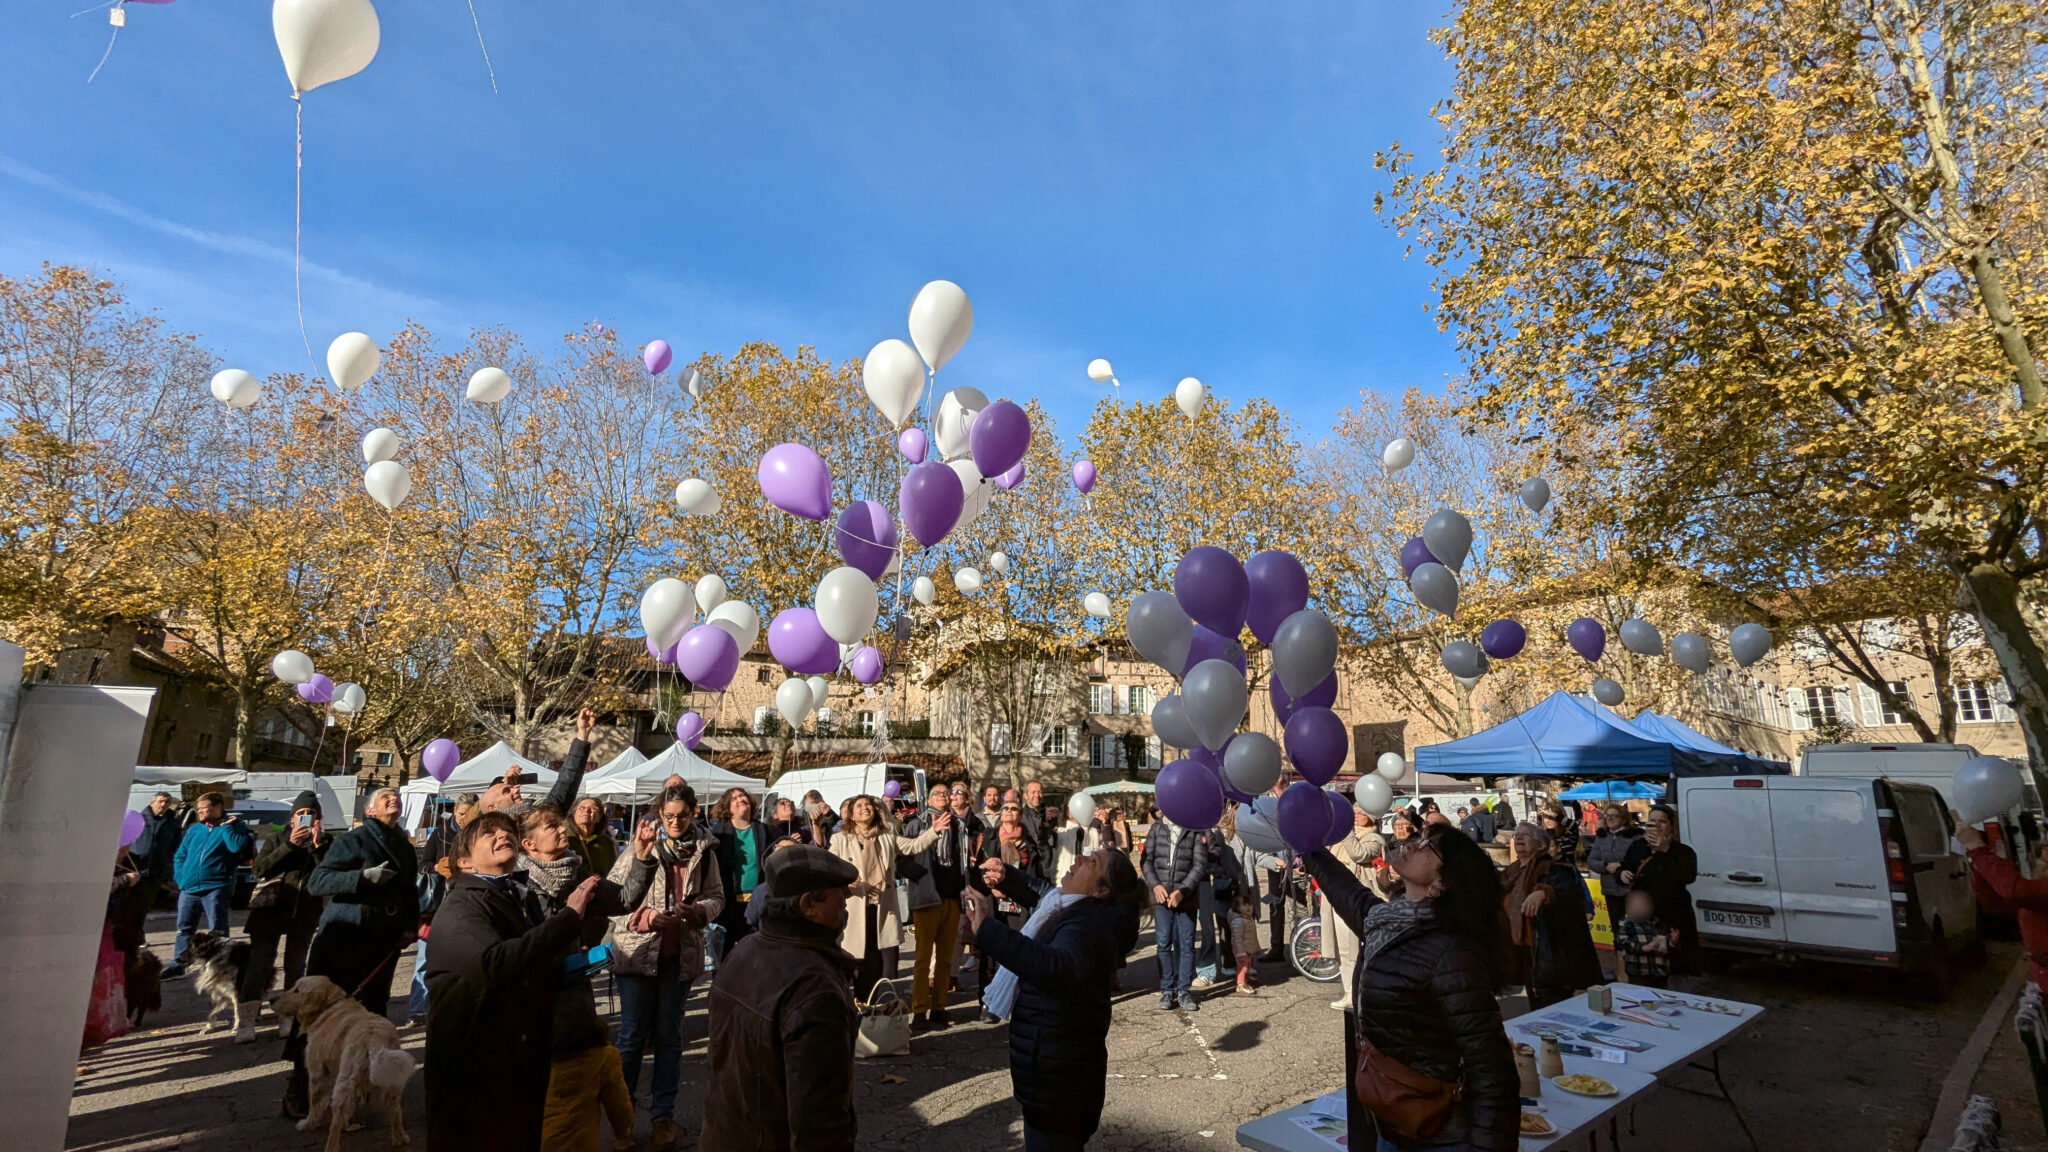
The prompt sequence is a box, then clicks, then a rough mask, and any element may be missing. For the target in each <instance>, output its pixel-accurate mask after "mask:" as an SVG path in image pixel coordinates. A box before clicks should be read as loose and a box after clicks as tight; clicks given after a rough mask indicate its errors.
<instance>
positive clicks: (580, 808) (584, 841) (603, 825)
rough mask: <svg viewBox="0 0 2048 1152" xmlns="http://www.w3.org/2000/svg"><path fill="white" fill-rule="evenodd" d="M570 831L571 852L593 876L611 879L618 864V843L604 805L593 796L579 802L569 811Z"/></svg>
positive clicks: (568, 829)
mask: <svg viewBox="0 0 2048 1152" xmlns="http://www.w3.org/2000/svg"><path fill="white" fill-rule="evenodd" d="M567 831H568V833H569V851H571V852H573V853H575V854H576V855H577V856H578V857H580V858H581V859H582V860H583V863H585V864H586V865H588V866H589V867H590V870H591V871H592V872H593V873H596V874H597V875H599V876H609V875H611V871H612V865H614V864H616V863H618V862H619V842H618V841H616V840H614V839H612V830H611V825H610V822H609V821H607V820H606V819H605V816H604V805H603V804H602V803H600V802H599V801H598V800H596V799H595V798H593V797H590V796H585V797H584V798H583V799H581V800H578V801H577V802H576V806H575V807H574V808H571V809H570V810H569V826H568V828H567Z"/></svg>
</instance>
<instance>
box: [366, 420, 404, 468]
mask: <svg viewBox="0 0 2048 1152" xmlns="http://www.w3.org/2000/svg"><path fill="white" fill-rule="evenodd" d="M396 455H398V433H396V432H393V431H392V430H391V429H389V428H372V429H370V434H369V435H368V436H365V437H363V463H365V464H381V463H383V462H384V461H386V460H389V459H391V458H392V457H393V456H396Z"/></svg>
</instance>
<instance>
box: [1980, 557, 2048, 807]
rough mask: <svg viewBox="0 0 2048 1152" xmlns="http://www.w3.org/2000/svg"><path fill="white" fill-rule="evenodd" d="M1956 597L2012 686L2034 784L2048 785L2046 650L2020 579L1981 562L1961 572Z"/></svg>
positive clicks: (2013, 708)
mask: <svg viewBox="0 0 2048 1152" xmlns="http://www.w3.org/2000/svg"><path fill="white" fill-rule="evenodd" d="M1961 576H1962V591H1961V593H1960V595H1959V597H1958V599H1960V600H1961V601H1962V604H1963V606H1964V607H1966V608H1968V609H1969V610H1970V611H1971V612H1972V613H1973V614H1975V616H1976V617H1977V622H1978V624H1979V625H1981V626H1982V627H1983V629H1984V642H1985V643H1986V644H1989V645H1990V646H1991V651H1992V652H1993V653H1995V654H1996V655H1997V656H1998V666H1999V668H2000V669H2001V670H2002V671H2004V673H2005V682H2006V684H2007V685H2008V686H2010V687H2011V689H2012V710H2013V714H2014V715H2015V716H2017V717H2018V718H2019V724H2020V731H2021V732H2023V733H2025V734H2026V738H2027V759H2028V760H2029V761H2030V762H2031V763H2032V765H2033V769H2034V778H2035V782H2036V784H2037V786H2039V787H2041V788H2044V789H2048V654H2044V653H2043V651H2042V649H2041V637H2040V635H2039V634H2038V633H2037V632H2035V631H2034V629H2033V628H2031V627H2030V626H2029V621H2028V620H2027V615H2026V611H2025V609H2024V608H2023V607H2022V606H2021V604H2020V584H2019V580H2018V579H2017V578H2015V577H2014V576H2013V574H2012V573H2010V572H2007V571H2006V570H2005V569H2003V568H2001V567H1999V566H1998V565H1996V564H1990V563H1979V564H1975V565H1971V566H1969V567H1967V568H1964V569H1963V570H1962V572H1961Z"/></svg>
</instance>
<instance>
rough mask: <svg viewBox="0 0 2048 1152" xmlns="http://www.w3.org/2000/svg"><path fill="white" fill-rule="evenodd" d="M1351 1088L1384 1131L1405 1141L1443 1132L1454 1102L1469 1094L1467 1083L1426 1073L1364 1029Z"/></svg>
mask: <svg viewBox="0 0 2048 1152" xmlns="http://www.w3.org/2000/svg"><path fill="white" fill-rule="evenodd" d="M1351 1087H1352V1090H1353V1091H1355V1092H1356V1093H1358V1102H1359V1103H1361V1104H1363V1105H1365V1107H1366V1110H1367V1111H1369V1112H1371V1113H1372V1115H1373V1119H1375V1120H1377V1121H1379V1125H1380V1131H1381V1132H1382V1133H1384V1134H1385V1135H1387V1136H1390V1137H1392V1138H1393V1139H1395V1140H1397V1141H1400V1142H1401V1143H1404V1144H1408V1143H1415V1142H1419V1141H1423V1140H1428V1139H1429V1138H1431V1137H1433V1136H1435V1135H1436V1134H1437V1133H1439V1132H1442V1131H1443V1130H1444V1125H1446V1124H1448V1123H1450V1120H1451V1105H1453V1104H1455V1103H1457V1102H1458V1099H1459V1098H1460V1097H1461V1096H1463V1095H1464V1094H1465V1088H1464V1085H1462V1084H1454V1083H1450V1082H1447V1081H1443V1080H1439V1079H1437V1078H1436V1077H1434V1076H1426V1075H1424V1074H1423V1073H1421V1072H1417V1071H1416V1070H1415V1069H1413V1068H1410V1067H1409V1066H1408V1065H1406V1064H1403V1063H1401V1062H1400V1061H1399V1060H1396V1059H1394V1058H1393V1057H1392V1056H1389V1055H1387V1054H1386V1053H1385V1052H1382V1051H1380V1050H1379V1049H1378V1048H1375V1047H1373V1043H1372V1041H1371V1040H1368V1039H1366V1036H1365V1030H1364V1029H1362V1028H1361V1029H1360V1030H1359V1033H1358V1071H1357V1072H1356V1073H1355V1074H1354V1075H1353V1076H1352V1078H1351Z"/></svg>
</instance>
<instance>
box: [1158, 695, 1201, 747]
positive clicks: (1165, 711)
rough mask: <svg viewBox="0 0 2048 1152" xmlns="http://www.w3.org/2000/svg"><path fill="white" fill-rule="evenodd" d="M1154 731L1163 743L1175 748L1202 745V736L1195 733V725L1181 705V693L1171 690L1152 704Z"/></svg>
mask: <svg viewBox="0 0 2048 1152" xmlns="http://www.w3.org/2000/svg"><path fill="white" fill-rule="evenodd" d="M1152 732H1153V734H1154V735H1156V736H1158V737H1159V739H1160V741H1161V742H1162V743H1165V744H1167V745H1170V746H1171V747H1174V748H1196V747H1200V745H1201V742H1202V738H1201V737H1200V736H1197V735H1196V734H1195V729H1194V726H1193V725H1191V724H1189V723H1188V717H1187V711H1186V709H1184V708H1183V707H1182V706H1181V699H1180V693H1178V692H1169V693H1167V694H1166V695H1164V696H1161V697H1160V698H1159V703H1157V704H1154V705H1153V706H1152Z"/></svg>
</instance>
